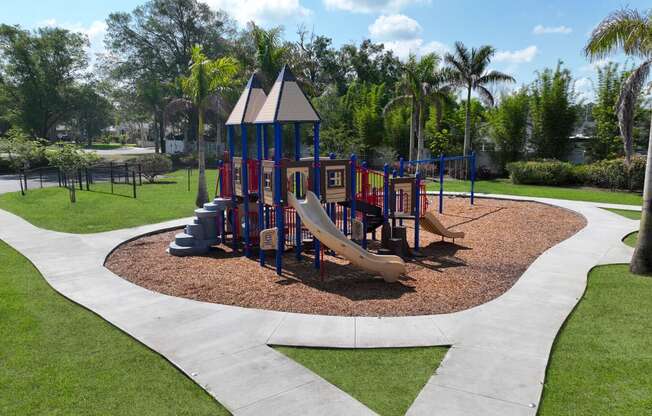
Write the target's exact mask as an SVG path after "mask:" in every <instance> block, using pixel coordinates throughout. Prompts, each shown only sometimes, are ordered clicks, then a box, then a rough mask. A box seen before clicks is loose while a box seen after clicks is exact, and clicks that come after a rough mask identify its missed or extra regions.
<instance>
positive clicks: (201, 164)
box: [195, 108, 208, 208]
mask: <svg viewBox="0 0 652 416" xmlns="http://www.w3.org/2000/svg"><path fill="white" fill-rule="evenodd" d="M197 119H198V122H199V123H198V126H197V127H198V128H197V130H199V132H198V133H199V134H197V168H198V170H199V174H198V175H197V182H198V186H197V199H196V200H195V205H197V207H198V208H201V207H203V206H204V204H205V203H206V202H208V191H207V190H206V154H205V153H206V149H205V147H204V109H203V108H199V110H198V111H197Z"/></svg>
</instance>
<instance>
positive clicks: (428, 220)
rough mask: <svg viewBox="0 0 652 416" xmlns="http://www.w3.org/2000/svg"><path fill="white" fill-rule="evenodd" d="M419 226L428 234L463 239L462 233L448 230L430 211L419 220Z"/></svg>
mask: <svg viewBox="0 0 652 416" xmlns="http://www.w3.org/2000/svg"><path fill="white" fill-rule="evenodd" d="M419 225H420V226H421V228H422V229H424V230H426V231H428V232H429V233H432V234H437V235H440V236H442V237H445V238H453V239H455V238H464V232H462V231H451V230H449V229H448V228H446V227H445V226H444V224H442V223H441V222H440V221H439V220H438V219H437V216H436V215H435V214H434V213H433V212H432V211H427V212H426V215H425V216H424V217H423V218H422V219H421V221H420V222H419Z"/></svg>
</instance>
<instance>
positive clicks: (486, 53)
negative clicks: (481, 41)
mask: <svg viewBox="0 0 652 416" xmlns="http://www.w3.org/2000/svg"><path fill="white" fill-rule="evenodd" d="M495 52H496V51H495V49H494V48H493V47H491V46H488V45H484V46H480V47H479V48H478V49H476V48H471V50H470V51H469V49H468V48H467V47H466V46H464V44H463V43H462V42H455V51H454V53H452V54H451V53H447V54H446V56H445V57H444V60H445V61H446V63H447V64H448V66H449V68H448V69H447V75H448V81H449V82H450V83H451V84H452V85H454V86H456V87H458V88H466V103H465V107H466V124H465V126H464V156H466V155H467V154H468V153H469V149H470V148H471V92H473V91H476V92H477V93H478V95H479V96H480V98H481V99H482V100H483V101H485V104H487V105H489V106H493V105H494V97H493V95H492V94H491V92H490V91H489V89H488V88H487V87H488V86H491V85H494V84H497V83H499V82H515V80H514V78H513V77H512V76H511V75H507V74H505V73H503V72H500V71H488V70H487V67H488V66H489V63H491V57H492V56H493V55H494V53H495Z"/></svg>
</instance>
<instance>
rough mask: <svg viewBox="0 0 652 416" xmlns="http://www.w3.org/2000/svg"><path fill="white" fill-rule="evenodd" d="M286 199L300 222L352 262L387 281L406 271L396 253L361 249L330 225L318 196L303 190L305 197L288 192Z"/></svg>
mask: <svg viewBox="0 0 652 416" xmlns="http://www.w3.org/2000/svg"><path fill="white" fill-rule="evenodd" d="M288 202H289V203H290V206H292V207H293V208H294V209H295V210H296V211H297V213H298V214H299V216H300V217H301V220H302V221H303V223H304V225H305V226H306V228H308V230H310V232H311V233H312V234H313V235H314V236H316V237H317V239H319V241H321V243H322V244H324V245H325V246H326V247H328V248H330V249H331V250H333V251H335V252H336V253H337V254H339V255H340V256H343V257H345V258H346V259H348V260H349V261H350V262H351V263H352V264H354V265H356V266H358V267H360V268H361V269H364V270H367V271H369V272H372V273H377V274H378V275H380V276H382V277H383V279H385V281H386V282H390V283H391V282H395V281H397V280H398V278H399V276H400V275H402V274H405V263H404V262H403V260H402V259H401V258H400V257H398V256H385V255H379V254H373V253H370V252H368V251H367V250H365V249H363V248H362V247H360V246H359V245H357V244H356V243H354V242H353V241H351V240H349V239H348V238H346V236H345V235H344V234H343V233H342V232H341V231H340V230H339V229H338V228H337V227H336V226H335V224H333V222H332V221H331V219H330V218H329V217H328V214H327V213H326V211H324V208H323V207H322V205H321V203H320V202H319V199H317V196H316V195H315V194H314V193H312V192H310V191H306V199H303V200H298V199H296V197H295V196H294V195H293V194H292V193H291V192H288Z"/></svg>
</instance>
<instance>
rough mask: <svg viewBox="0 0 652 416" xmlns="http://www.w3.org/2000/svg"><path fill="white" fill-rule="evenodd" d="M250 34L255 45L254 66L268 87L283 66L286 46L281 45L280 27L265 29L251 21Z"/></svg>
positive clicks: (286, 50)
mask: <svg viewBox="0 0 652 416" xmlns="http://www.w3.org/2000/svg"><path fill="white" fill-rule="evenodd" d="M251 34H252V36H253V38H254V44H255V46H256V67H257V68H258V69H259V70H260V72H259V74H260V75H261V78H262V81H263V83H264V84H265V85H266V86H268V87H269V86H271V84H272V83H273V82H274V80H275V79H276V75H277V74H278V73H279V71H280V70H281V68H282V67H283V64H284V60H285V55H286V54H287V52H288V48H287V47H286V46H283V40H282V37H281V35H282V34H283V32H282V29H281V28H272V29H269V30H265V29H263V28H261V27H259V26H256V25H255V24H254V23H251Z"/></svg>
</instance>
